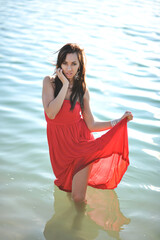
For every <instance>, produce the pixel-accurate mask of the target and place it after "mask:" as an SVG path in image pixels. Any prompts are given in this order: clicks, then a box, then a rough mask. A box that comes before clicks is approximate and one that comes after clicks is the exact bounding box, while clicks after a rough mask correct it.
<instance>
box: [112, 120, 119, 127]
mask: <svg viewBox="0 0 160 240" xmlns="http://www.w3.org/2000/svg"><path fill="white" fill-rule="evenodd" d="M120 121H121V118H118V119H115V120H112V121H111V126H112V127H114V126H115V125H116V124H117V123H119V122H120Z"/></svg>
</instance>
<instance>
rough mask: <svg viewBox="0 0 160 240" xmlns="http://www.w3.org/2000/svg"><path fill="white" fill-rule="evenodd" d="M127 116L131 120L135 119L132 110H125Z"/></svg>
mask: <svg viewBox="0 0 160 240" xmlns="http://www.w3.org/2000/svg"><path fill="white" fill-rule="evenodd" d="M125 117H127V120H128V121H130V120H132V119H133V115H132V113H131V112H130V111H126V112H125Z"/></svg>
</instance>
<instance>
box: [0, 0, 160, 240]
mask: <svg viewBox="0 0 160 240" xmlns="http://www.w3.org/2000/svg"><path fill="white" fill-rule="evenodd" d="M0 39H1V40H0V116H1V117H0V180H1V184H0V239H2V240H54V239H55V240H106V239H107V240H114V239H117V240H136V239H140V240H159V239H160V174H159V172H160V1H159V0H130V1H129V0H128V1H126V0H119V1H117V0H112V1H109V0H100V1H98V0H92V1H91V0H75V1H74V0H69V1H65V0H57V1H55V0H46V1H43V0H23V1H20V0H15V1H13V0H0ZM69 42H72V43H78V44H79V45H80V46H81V47H82V48H84V50H85V53H86V57H87V72H86V74H87V75H86V81H87V85H88V88H89V91H90V99H91V100H90V103H91V109H92V112H93V115H94V117H95V119H96V120H99V121H108V120H111V119H115V118H119V117H121V116H122V115H123V113H124V112H125V111H126V110H130V111H132V113H133V115H134V120H133V121H132V122H129V123H128V137H129V151H130V152H129V157H130V165H129V168H128V170H127V172H126V173H125V175H124V177H123V179H122V181H121V183H120V184H119V185H118V187H117V188H116V189H114V190H105V191H104V190H97V189H93V188H91V187H88V190H87V199H88V201H87V205H86V208H85V209H83V211H81V210H78V211H77V210H76V209H75V208H74V205H73V202H72V201H71V199H70V197H69V195H67V194H66V193H65V192H62V191H60V190H59V189H57V188H56V187H55V186H54V179H55V176H54V174H53V171H52V168H51V164H50V159H49V152H48V145H47V137H46V122H45V118H44V112H43V106H42V100H41V93H42V82H43V78H44V77H45V76H46V75H52V73H53V72H54V65H53V63H54V62H55V61H56V57H57V55H56V54H55V52H56V51H57V50H58V49H60V48H61V47H62V46H63V45H64V44H66V43H69ZM99 134H101V133H96V134H95V137H97V136H99Z"/></svg>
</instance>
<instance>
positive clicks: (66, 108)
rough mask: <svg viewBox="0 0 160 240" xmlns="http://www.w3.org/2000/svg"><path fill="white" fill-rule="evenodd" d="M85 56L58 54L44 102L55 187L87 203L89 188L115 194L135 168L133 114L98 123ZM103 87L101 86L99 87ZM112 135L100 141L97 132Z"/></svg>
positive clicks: (73, 49)
mask: <svg viewBox="0 0 160 240" xmlns="http://www.w3.org/2000/svg"><path fill="white" fill-rule="evenodd" d="M85 74H86V69H85V53H84V50H83V49H81V48H80V47H79V46H78V45H77V44H71V43H69V44H66V45H64V46H63V47H62V48H61V49H60V50H59V53H58V57H57V63H56V72H55V74H54V75H53V76H46V77H45V78H44V80H43V90H42V101H43V107H44V113H45V118H46V121H47V139H48V146H49V153H50V160H51V165H52V168H53V172H54V174H55V177H56V179H55V181H54V183H55V184H56V185H57V186H58V187H59V188H60V189H61V190H64V191H66V192H71V196H72V199H73V200H74V201H75V202H84V201H85V195H86V190H87V185H89V186H92V187H95V188H100V189H114V188H115V187H117V185H118V183H119V182H120V181H121V179H122V177H123V175H124V173H125V172H126V170H127V167H128V165H129V157H128V155H129V150H128V134H127V122H128V121H130V120H132V119H133V115H132V113H131V112H129V111H126V112H125V113H124V115H123V116H122V117H121V118H119V119H115V120H111V121H106V122H97V121H95V120H94V117H93V115H92V112H91V109H90V102H89V98H90V97H89V90H88V88H87V86H86V82H85ZM97 84H98V83H97ZM104 130H109V131H107V132H106V133H105V134H103V135H102V136H101V137H99V138H97V139H94V137H93V134H92V132H98V131H104Z"/></svg>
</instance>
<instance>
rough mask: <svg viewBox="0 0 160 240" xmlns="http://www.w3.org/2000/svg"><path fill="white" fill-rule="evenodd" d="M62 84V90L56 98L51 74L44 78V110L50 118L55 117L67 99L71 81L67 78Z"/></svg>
mask: <svg viewBox="0 0 160 240" xmlns="http://www.w3.org/2000/svg"><path fill="white" fill-rule="evenodd" d="M63 80H64V79H63ZM61 81H62V80H61ZM62 84H63V85H62V88H61V90H60V91H59V93H58V95H57V96H56V98H54V87H53V84H52V83H51V78H50V77H49V76H46V77H45V78H44V80H43V89H42V102H43V107H44V110H45V112H46V114H47V116H48V117H49V118H50V119H54V118H55V116H56V115H57V113H58V112H59V110H60V109H61V107H62V104H63V101H64V99H65V96H66V93H67V89H68V84H69V82H68V80H67V79H65V80H64V81H62Z"/></svg>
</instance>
